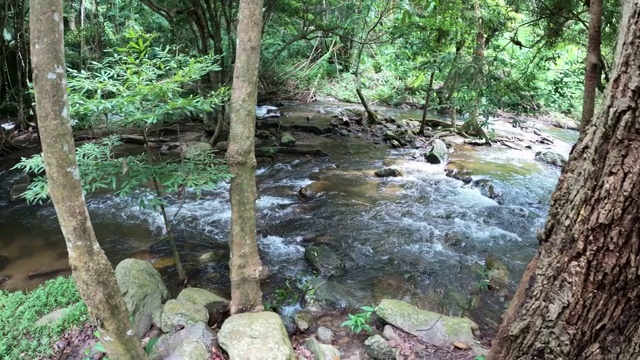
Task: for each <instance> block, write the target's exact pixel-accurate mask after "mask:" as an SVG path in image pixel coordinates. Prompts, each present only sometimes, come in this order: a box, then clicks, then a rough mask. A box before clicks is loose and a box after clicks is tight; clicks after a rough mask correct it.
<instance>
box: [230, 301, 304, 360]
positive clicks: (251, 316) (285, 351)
mask: <svg viewBox="0 0 640 360" xmlns="http://www.w3.org/2000/svg"><path fill="white" fill-rule="evenodd" d="M218 341H219V342H220V346H221V347H222V348H223V349H224V350H226V351H227V354H229V360H295V359H296V355H295V353H294V351H293V347H292V346H291V342H290V341H289V336H288V335H287V330H286V329H285V327H284V325H283V324H282V320H281V319H280V317H279V316H278V314H276V313H273V312H266V311H263V312H258V313H242V314H236V315H233V316H231V317H229V318H228V319H227V320H226V321H225V322H224V324H222V328H221V329H220V332H219V333H218Z"/></svg>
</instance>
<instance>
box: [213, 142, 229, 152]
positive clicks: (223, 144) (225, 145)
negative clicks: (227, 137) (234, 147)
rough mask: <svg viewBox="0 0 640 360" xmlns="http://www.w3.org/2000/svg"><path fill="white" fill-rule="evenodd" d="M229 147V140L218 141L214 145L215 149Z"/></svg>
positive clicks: (225, 149)
mask: <svg viewBox="0 0 640 360" xmlns="http://www.w3.org/2000/svg"><path fill="white" fill-rule="evenodd" d="M228 147H229V142H228V141H218V143H217V144H216V145H215V146H214V147H213V150H216V151H227V148H228Z"/></svg>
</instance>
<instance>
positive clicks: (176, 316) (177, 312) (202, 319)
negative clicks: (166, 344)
mask: <svg viewBox="0 0 640 360" xmlns="http://www.w3.org/2000/svg"><path fill="white" fill-rule="evenodd" d="M161 319H162V320H161V321H162V331H163V332H165V333H168V332H170V331H173V330H175V329H176V328H177V327H180V326H186V325H195V324H197V323H205V324H206V323H207V321H209V312H208V311H207V309H206V308H205V307H204V306H202V305H198V304H193V303H191V302H188V301H185V300H169V301H167V303H166V304H164V307H163V308H162V315H161Z"/></svg>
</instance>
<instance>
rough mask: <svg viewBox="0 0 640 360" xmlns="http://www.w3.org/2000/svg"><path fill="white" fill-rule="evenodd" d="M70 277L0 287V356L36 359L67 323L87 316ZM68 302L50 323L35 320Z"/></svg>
mask: <svg viewBox="0 0 640 360" xmlns="http://www.w3.org/2000/svg"><path fill="white" fill-rule="evenodd" d="M81 300H82V299H81V298H80V295H79V294H78V291H77V290H76V287H75V284H74V283H73V280H72V279H71V278H66V277H59V278H57V279H53V280H49V281H47V282H46V283H44V284H43V285H41V286H40V287H38V288H36V289H35V290H33V291H31V292H29V293H25V292H22V291H17V292H6V291H2V290H0V359H7V360H9V359H39V358H41V357H43V356H46V355H48V354H51V350H52V349H53V347H52V343H53V342H54V341H55V340H57V339H58V338H59V337H60V335H61V334H62V333H64V332H65V331H66V330H68V329H69V328H70V327H71V326H75V325H80V324H82V323H84V322H86V321H87V320H88V315H87V308H86V306H85V305H84V303H83V302H82V301H81ZM68 306H70V310H69V312H68V313H67V314H66V316H65V317H64V318H63V319H61V320H60V321H59V322H58V323H56V324H55V325H54V326H52V327H48V326H41V327H36V326H35V325H34V324H35V322H36V321H37V320H38V319H39V318H41V317H42V316H44V315H47V314H49V313H50V312H52V311H54V310H57V309H61V308H65V307H68Z"/></svg>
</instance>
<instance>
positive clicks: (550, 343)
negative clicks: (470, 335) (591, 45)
mask: <svg viewBox="0 0 640 360" xmlns="http://www.w3.org/2000/svg"><path fill="white" fill-rule="evenodd" d="M638 39H640V0H633V1H626V2H625V5H624V9H623V20H622V23H621V25H620V30H619V35H618V45H617V50H616V65H615V67H614V69H613V72H612V76H611V81H610V82H609V85H608V88H607V92H606V93H605V99H604V102H603V106H602V110H601V111H600V112H599V114H598V117H597V119H596V121H597V122H596V123H595V124H594V125H593V126H589V127H587V128H585V129H583V131H582V133H581V136H580V139H579V140H578V143H577V144H576V145H575V146H574V149H573V151H572V154H571V157H570V160H569V163H568V164H567V165H566V167H565V169H564V171H563V174H562V176H561V177H560V180H559V183H558V188H557V189H556V192H555V193H554V195H553V198H552V202H551V209H550V212H549V216H548V219H547V225H546V227H545V229H544V231H542V232H540V233H539V240H540V248H539V250H538V255H537V256H536V260H534V263H533V264H531V265H530V267H532V269H531V271H527V273H528V274H527V275H526V276H525V277H524V278H523V280H522V282H521V283H520V288H519V290H518V293H517V295H518V297H517V298H516V299H515V301H512V302H511V306H510V309H509V312H508V314H507V317H506V318H505V320H504V322H503V324H502V326H501V329H500V331H499V333H498V337H497V338H496V341H495V342H494V344H493V349H492V352H491V359H509V360H511V359H639V358H640V312H639V311H638V309H639V308H640V286H639V285H640V272H638V266H639V265H638V264H640V225H639V224H640V166H638V165H637V164H638V162H639V161H640V131H639V129H640V106H639V105H638V104H640V42H638ZM596 125H597V126H596Z"/></svg>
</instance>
